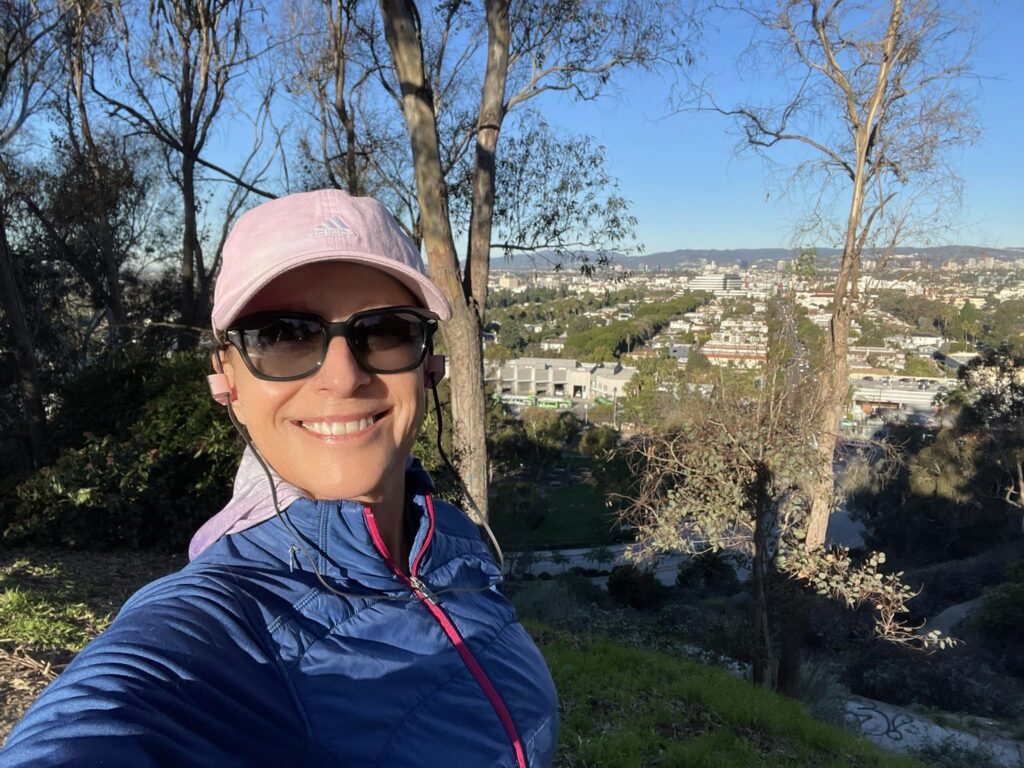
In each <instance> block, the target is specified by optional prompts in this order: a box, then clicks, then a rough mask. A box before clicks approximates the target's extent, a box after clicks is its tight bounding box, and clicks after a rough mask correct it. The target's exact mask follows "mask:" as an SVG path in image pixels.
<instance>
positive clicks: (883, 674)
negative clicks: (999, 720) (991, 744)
mask: <svg viewBox="0 0 1024 768" xmlns="http://www.w3.org/2000/svg"><path fill="white" fill-rule="evenodd" d="M845 682H846V684H847V685H849V687H850V689H851V690H852V691H853V692H854V693H856V694H859V695H862V696H867V697H868V698H872V699H878V700H880V701H886V702H889V703H891V704H897V705H907V704H920V705H922V706H929V707H938V708H939V709H943V710H946V711H948V712H966V713H970V714H974V715H980V716H984V717H1005V718H1014V717H1017V716H1019V715H1020V714H1021V713H1022V701H1024V699H1022V696H1021V690H1020V689H1021V686H1020V684H1019V683H1018V682H1016V681H1014V679H1013V678H1010V677H1007V676H1006V675H1005V674H1003V673H1002V672H1000V671H997V670H995V669H993V668H992V667H991V666H990V665H989V664H988V663H986V662H985V661H983V660H981V659H979V658H975V657H973V656H971V655H969V652H968V649H966V648H957V649H954V650H953V651H944V652H942V653H935V654H932V655H930V656H926V655H923V654H920V653H916V652H914V651H908V650H905V649H885V648H880V649H876V651H875V652H874V653H870V654H866V655H865V657H864V658H862V659H860V660H859V661H857V662H855V663H854V664H853V665H851V666H850V667H849V668H848V669H847V672H846V680H845Z"/></svg>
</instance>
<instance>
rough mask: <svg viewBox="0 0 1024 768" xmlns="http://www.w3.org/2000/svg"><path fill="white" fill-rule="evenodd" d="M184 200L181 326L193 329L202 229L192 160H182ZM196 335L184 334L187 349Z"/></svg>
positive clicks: (182, 196)
mask: <svg viewBox="0 0 1024 768" xmlns="http://www.w3.org/2000/svg"><path fill="white" fill-rule="evenodd" d="M181 198H182V206H183V209H184V213H185V221H184V228H183V231H182V235H181V275H180V277H181V322H182V324H183V325H188V326H191V325H193V324H194V323H195V319H196V317H195V315H196V300H195V263H196V255H197V252H198V247H199V226H198V224H197V222H196V180H195V162H194V161H193V160H192V159H191V158H190V157H188V156H183V157H182V160H181ZM192 336H193V334H191V333H182V334H180V338H181V341H182V343H183V344H184V345H185V346H192V343H193V339H192Z"/></svg>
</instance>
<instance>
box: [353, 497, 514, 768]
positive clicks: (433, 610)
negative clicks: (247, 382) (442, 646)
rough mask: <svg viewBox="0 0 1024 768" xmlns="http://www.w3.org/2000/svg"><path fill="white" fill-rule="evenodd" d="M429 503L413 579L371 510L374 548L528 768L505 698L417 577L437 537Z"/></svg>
mask: <svg viewBox="0 0 1024 768" xmlns="http://www.w3.org/2000/svg"><path fill="white" fill-rule="evenodd" d="M425 498H426V502H427V512H428V514H429V521H430V527H429V528H428V529H427V536H426V538H425V539H424V540H423V546H422V547H421V548H420V551H419V553H418V554H417V555H416V559H415V560H413V563H412V567H411V568H410V569H409V573H410V575H408V576H406V575H405V573H403V572H402V570H401V569H400V568H398V566H396V565H395V563H394V561H393V560H392V559H391V553H390V552H388V548H387V545H386V544H384V540H383V539H382V538H381V536H380V531H378V530H377V521H376V520H375V519H374V517H373V513H372V512H371V511H370V508H369V507H363V516H364V517H365V518H366V524H367V527H368V528H369V530H370V538H372V539H373V544H374V546H375V547H376V548H377V551H378V552H379V553H380V555H381V557H383V558H384V562H386V563H387V564H388V567H390V568H391V570H392V572H393V573H394V574H395V576H397V577H398V578H399V579H400V580H401V581H402V583H404V584H405V586H406V587H408V588H409V590H410V591H411V592H412V593H413V594H414V595H416V597H417V598H419V600H420V602H421V603H422V604H423V606H424V607H425V608H426V609H427V611H428V612H429V613H430V615H431V616H433V617H434V619H435V620H436V621H437V623H438V624H439V625H440V626H441V629H442V631H444V633H445V635H446V636H447V637H448V640H449V641H450V642H451V644H452V645H453V646H454V647H455V650H456V651H457V652H458V654H459V657H460V658H461V659H462V662H463V664H465V665H466V667H467V668H468V669H469V671H470V673H471V674H472V675H473V678H474V679H475V680H476V682H477V685H479V686H480V688H481V690H483V692H484V695H485V696H486V697H487V700H488V701H489V702H490V703H491V706H492V707H493V708H494V712H495V714H496V715H497V716H498V719H499V720H500V721H501V724H502V726H504V728H505V734H506V735H507V736H508V740H509V743H510V744H511V745H512V750H513V751H514V752H515V755H516V765H517V766H518V767H519V768H527V765H526V753H525V750H524V749H523V742H522V739H520V738H519V731H518V730H517V729H516V724H515V721H513V720H512V715H511V713H510V712H509V711H508V707H507V706H505V702H504V701H503V700H502V698H501V694H500V693H498V689H497V688H495V687H494V683H492V682H491V680H490V678H489V677H487V673H486V672H485V671H484V668H483V667H481V666H480V662H479V661H477V660H476V657H475V656H474V655H473V652H472V651H471V650H470V649H469V645H467V644H466V640H465V638H464V637H463V636H462V634H461V633H460V632H459V630H458V628H457V627H456V626H455V624H454V623H453V622H452V620H451V618H449V616H448V614H447V613H445V612H444V610H443V609H442V608H441V606H440V605H439V604H438V601H437V598H435V597H434V595H433V594H431V592H430V590H429V589H428V588H427V586H426V585H425V584H424V583H423V582H422V581H421V580H420V578H419V577H418V576H417V575H416V574H417V572H418V571H419V565H420V559H421V558H422V557H423V553H424V552H426V551H427V546H428V545H429V544H430V539H431V538H432V537H433V534H434V500H433V498H432V497H431V496H430V494H427V495H426V496H425Z"/></svg>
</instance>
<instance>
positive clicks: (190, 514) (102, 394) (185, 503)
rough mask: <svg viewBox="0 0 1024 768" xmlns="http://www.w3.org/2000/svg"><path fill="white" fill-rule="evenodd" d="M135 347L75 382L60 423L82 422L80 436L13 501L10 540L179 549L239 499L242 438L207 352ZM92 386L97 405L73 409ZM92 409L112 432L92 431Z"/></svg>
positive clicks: (7, 504)
mask: <svg viewBox="0 0 1024 768" xmlns="http://www.w3.org/2000/svg"><path fill="white" fill-rule="evenodd" d="M134 354H135V353H133V354H131V355H127V356H125V357H121V358H115V359H113V360H110V361H108V364H107V365H106V366H100V367H98V368H97V369H90V370H89V371H87V372H85V373H84V374H83V379H84V382H85V383H83V382H73V383H71V384H69V385H68V387H67V389H66V392H68V393H72V394H69V395H68V399H67V400H65V401H64V402H63V403H62V406H61V411H62V414H63V415H62V416H60V417H59V419H58V423H59V424H61V425H62V426H61V428H62V429H63V430H70V429H72V427H71V426H69V425H72V424H73V425H75V426H74V427H73V429H74V430H78V429H80V430H82V434H81V436H80V440H79V442H80V444H79V445H72V446H71V447H66V448H65V449H64V450H62V451H61V453H60V454H59V456H58V457H57V459H56V461H55V462H54V463H53V464H52V465H51V466H49V467H44V468H43V469H40V470H39V471H37V472H35V473H34V474H32V475H31V476H30V477H29V478H28V479H27V480H26V481H24V482H23V483H21V484H20V485H19V486H18V488H17V491H16V496H15V498H14V499H6V500H5V501H4V502H3V506H2V507H0V531H2V532H3V536H4V537H5V538H7V539H8V540H9V541H14V542H23V543H28V542H31V543H37V544H58V545H63V546H68V547H83V548H84V547H113V546H129V547H169V548H179V547H181V546H183V545H184V544H185V543H186V542H187V541H188V539H189V537H190V536H191V534H192V533H193V532H194V531H195V529H196V528H197V527H198V526H199V525H200V524H201V523H202V522H203V521H204V520H205V519H206V518H207V517H209V516H210V515H211V514H213V513H214V512H216V511H217V510H218V509H219V508H220V507H221V506H223V504H224V503H225V501H226V500H227V499H228V498H229V497H230V492H231V483H232V480H233V477H234V472H235V468H236V467H237V464H238V458H239V455H240V448H241V441H240V440H239V438H238V436H237V435H236V434H235V431H234V428H233V427H232V426H231V423H230V422H229V421H228V419H227V416H226V415H225V413H224V411H223V408H222V407H221V406H219V405H217V404H216V403H214V402H213V400H212V399H211V398H210V395H209V391H208V389H207V386H206V381H205V375H206V372H207V371H206V365H207V363H206V361H205V359H204V358H203V357H201V356H199V355H192V354H187V355H186V354H182V355H175V356H173V357H171V358H163V357H156V358H152V359H150V360H148V361H143V360H141V359H138V360H137V359H135V357H134ZM125 360H128V362H129V363H130V365H129V366H128V369H127V371H126V368H125ZM143 371H148V372H149V373H148V374H145V375H144V374H143ZM104 374H105V375H104ZM126 375H131V376H140V377H141V378H140V379H139V380H138V381H137V382H136V385H137V391H131V390H132V388H131V387H130V386H125V385H124V377H125V376H126ZM129 383H130V382H129ZM87 392H91V393H92V394H91V398H92V400H93V403H92V405H90V406H88V407H83V410H82V411H81V412H78V413H75V414H72V413H70V411H72V410H74V409H73V406H75V405H76V404H82V403H84V402H85V401H87V400H89V397H87V396H86V393H87ZM122 395H123V398H124V399H123V400H122V399H121V397H122ZM108 412H117V413H116V414H113V415H111V414H110V413H108ZM87 415H89V416H90V418H94V419H95V423H96V424H97V425H98V426H99V428H100V429H102V430H104V431H107V430H110V431H109V432H107V433H106V434H103V433H97V432H92V431H90V429H89V427H90V426H92V424H91V423H90V420H89V419H88V418H86V416H87ZM68 441H69V442H71V441H70V438H69V440H68Z"/></svg>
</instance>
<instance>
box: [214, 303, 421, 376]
mask: <svg viewBox="0 0 1024 768" xmlns="http://www.w3.org/2000/svg"><path fill="white" fill-rule="evenodd" d="M436 330H437V318H436V317H435V316H434V315H432V314H430V313H429V312H425V311H423V310H421V309H416V308H413V307H383V308H381V309H367V310H364V311H362V312H356V313H355V314H354V315H352V316H351V317H349V319H348V320H342V321H340V322H337V323H329V322H327V321H326V320H324V319H323V318H322V317H319V316H318V315H312V314H307V313H304V312H259V313H257V314H253V315H249V316H247V317H243V318H241V319H240V320H238V321H237V322H236V323H235V324H234V327H232V328H230V329H229V330H228V331H227V333H226V334H225V336H226V338H227V341H228V343H230V344H231V345H232V346H234V347H235V349H237V350H238V351H239V353H240V354H241V355H242V360H244V361H245V365H246V367H248V369H249V370H250V371H252V374H253V376H255V377H256V378H258V379H264V380H267V381H293V380H295V379H303V378H305V377H307V376H311V375H312V374H314V373H315V372H316V371H317V370H318V369H319V368H320V366H321V365H323V362H324V358H325V357H326V355H327V347H328V346H329V345H330V343H331V339H333V338H334V337H335V336H344V337H345V341H346V342H348V348H349V349H350V350H352V356H353V357H355V359H356V362H357V363H358V364H359V367H360V368H362V369H363V370H364V371H366V372H367V373H401V372H402V371H411V370H412V369H413V368H415V367H417V366H418V365H419V364H420V363H422V362H423V358H424V357H425V356H426V354H427V350H428V349H429V348H430V340H431V338H432V337H433V335H434V332H435V331H436Z"/></svg>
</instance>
